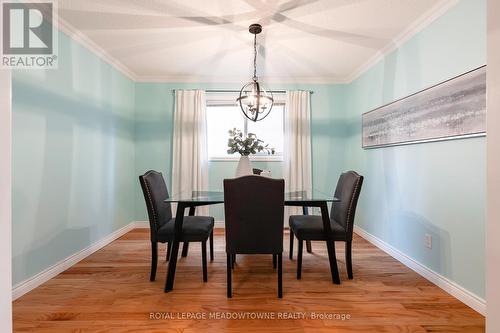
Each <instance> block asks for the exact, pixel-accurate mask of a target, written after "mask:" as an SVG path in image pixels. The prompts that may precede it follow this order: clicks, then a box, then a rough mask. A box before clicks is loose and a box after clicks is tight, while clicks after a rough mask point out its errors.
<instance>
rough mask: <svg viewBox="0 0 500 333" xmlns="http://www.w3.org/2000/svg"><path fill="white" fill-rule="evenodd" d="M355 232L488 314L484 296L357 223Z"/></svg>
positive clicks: (475, 308) (460, 299)
mask: <svg viewBox="0 0 500 333" xmlns="http://www.w3.org/2000/svg"><path fill="white" fill-rule="evenodd" d="M354 232H355V233H356V234H357V235H359V236H360V237H362V238H364V239H366V240H367V241H368V242H370V243H372V244H373V245H375V246H376V247H378V248H379V249H381V250H382V251H384V252H385V253H387V254H388V255H390V256H391V257H393V258H394V259H396V260H398V261H399V262H401V263H402V264H403V265H405V266H406V267H408V268H410V269H412V270H413V271H415V272H416V273H418V274H419V275H421V276H423V277H424V278H426V279H427V280H429V281H430V282H432V283H433V284H435V285H436V286H438V287H439V288H441V289H443V290H444V291H446V292H447V293H448V294H450V295H452V296H453V297H455V298H457V299H458V300H459V301H461V302H463V303H465V304H466V305H468V306H470V307H471V308H472V309H474V310H475V311H477V312H479V313H480V314H482V315H483V316H486V301H485V300H484V299H483V298H481V297H479V296H477V295H476V294H474V293H472V292H470V291H468V290H466V289H465V288H463V287H461V286H459V285H458V284H456V283H455V282H453V281H451V280H449V279H448V278H446V277H444V276H442V275H441V274H439V273H436V272H434V271H433V270H431V269H429V268H428V267H426V266H424V265H422V264H421V263H419V262H418V261H416V260H414V259H412V258H410V257H408V256H407V255H406V254H404V253H402V252H401V251H399V250H398V249H396V248H394V247H392V246H391V245H389V244H387V243H386V242H384V241H383V240H381V239H380V238H377V237H375V236H373V235H372V234H370V233H368V232H367V231H365V230H363V229H362V228H360V227H358V226H356V225H355V226H354Z"/></svg>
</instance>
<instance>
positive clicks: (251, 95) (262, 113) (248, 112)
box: [236, 24, 274, 122]
mask: <svg viewBox="0 0 500 333" xmlns="http://www.w3.org/2000/svg"><path fill="white" fill-rule="evenodd" d="M248 31H249V32H250V33H251V34H253V35H254V36H253V77H252V81H251V82H249V83H247V84H245V85H244V86H243V87H242V88H241V90H240V96H239V97H238V98H237V99H236V101H237V102H238V104H239V105H240V108H241V111H242V112H243V114H244V115H245V117H247V118H248V119H249V120H251V121H253V122H256V121H259V120H262V119H264V118H266V117H267V115H268V114H269V112H271V109H272V108H273V103H274V99H273V94H272V92H271V91H266V90H265V89H264V88H263V87H262V86H261V85H260V83H259V81H258V79H257V34H259V33H261V32H262V26H261V25H260V24H252V25H250V27H249V28H248Z"/></svg>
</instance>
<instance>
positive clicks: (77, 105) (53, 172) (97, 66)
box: [12, 33, 136, 284]
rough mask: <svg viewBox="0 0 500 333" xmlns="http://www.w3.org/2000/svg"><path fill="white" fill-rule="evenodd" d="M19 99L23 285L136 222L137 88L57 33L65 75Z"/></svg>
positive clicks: (43, 78)
mask: <svg viewBox="0 0 500 333" xmlns="http://www.w3.org/2000/svg"><path fill="white" fill-rule="evenodd" d="M12 92H13V100H12V109H13V114H12V116H13V120H12V121H13V124H12V126H13V161H12V163H13V168H12V170H13V181H12V183H13V188H12V192H13V193H12V194H13V226H12V233H13V263H12V264H13V284H17V283H19V282H20V281H23V280H25V279H27V278H29V277H32V276H34V275H35V274H37V273H39V272H41V271H43V270H44V269H46V268H48V267H50V266H51V265H53V264H55V263H57V262H58V261H60V260H62V259H65V258H66V257H68V256H70V255H72V254H74V253H76V252H78V251H80V250H82V249H83V248H85V247H87V246H89V245H91V244H92V243H94V242H96V241H98V240H100V239H102V238H104V237H105V236H107V235H108V234H110V233H111V232H113V231H114V230H117V229H119V228H120V227H122V226H124V225H126V224H128V223H129V222H130V221H132V220H133V219H134V210H133V207H134V205H135V201H134V191H135V188H136V184H135V182H132V179H135V177H136V173H135V169H134V160H135V156H134V141H133V139H134V136H133V134H134V132H133V131H134V124H133V121H134V83H133V82H132V81H130V80H129V79H127V78H126V77H124V76H123V75H122V74H121V73H119V72H118V71H116V70H115V69H113V68H112V67H111V66H110V65H109V64H107V63H106V62H104V61H103V60H101V59H100V58H98V57H97V56H96V55H94V54H93V53H92V52H90V51H89V50H87V49H85V48H83V47H82V46H81V45H80V44H78V43H76V42H74V41H73V40H71V39H70V38H68V37H67V36H66V35H64V34H62V33H60V35H59V69H57V70H29V71H21V70H19V71H15V72H14V73H13V79H12Z"/></svg>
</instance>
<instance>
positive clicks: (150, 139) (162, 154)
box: [135, 83, 346, 221]
mask: <svg viewBox="0 0 500 333" xmlns="http://www.w3.org/2000/svg"><path fill="white" fill-rule="evenodd" d="M215 88H218V89H238V88H239V87H238V86H236V85H228V84H216V83H212V84H171V83H138V84H136V91H135V96H136V99H135V101H136V121H135V143H136V174H137V176H138V175H140V174H143V173H144V172H146V171H147V170H150V169H155V170H158V171H161V172H163V174H164V177H165V179H166V181H167V183H168V186H169V187H171V177H172V175H171V165H172V133H173V128H172V125H173V111H174V95H173V92H172V90H173V89H215ZM270 88H271V89H289V90H291V89H304V90H313V91H314V94H313V95H312V99H311V127H312V132H313V136H312V146H313V147H312V149H313V152H312V155H313V185H314V187H315V188H317V189H318V190H321V191H327V192H332V191H333V189H334V186H335V184H336V181H337V178H338V175H339V174H340V172H341V168H342V161H343V155H344V153H345V150H344V149H345V145H344V144H343V141H342V140H344V136H345V134H346V128H345V127H343V126H342V123H341V122H340V121H338V120H339V119H342V118H343V109H344V108H343V101H344V99H343V94H344V93H345V91H344V88H345V87H343V86H335V85H333V86H332V85H306V84H286V85H276V86H273V87H270ZM253 164H254V166H256V167H259V168H264V169H271V170H272V172H273V176H281V171H282V163H281V162H253ZM236 165H237V162H232V161H212V162H210V164H209V188H210V189H211V190H222V180H223V179H224V178H230V177H233V176H234V172H235V170H236ZM135 185H136V187H137V190H136V203H137V205H136V220H139V221H145V220H147V212H146V207H145V204H144V199H143V196H142V192H141V191H140V188H139V183H138V181H136V184H135ZM210 213H211V214H212V215H213V216H214V217H215V218H216V220H218V221H221V220H223V207H222V206H221V205H220V206H212V207H210Z"/></svg>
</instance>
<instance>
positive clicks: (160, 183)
mask: <svg viewBox="0 0 500 333" xmlns="http://www.w3.org/2000/svg"><path fill="white" fill-rule="evenodd" d="M139 182H140V183H141V187H142V193H143V194H144V200H145V201H146V207H147V209H148V216H149V227H150V229H151V240H152V241H156V233H157V231H158V229H159V228H160V227H162V226H163V225H164V224H165V223H167V222H168V221H170V219H171V218H172V208H171V207H170V203H166V202H164V200H165V199H167V198H168V197H169V195H168V190H167V185H166V184H165V180H164V179H163V175H162V174H161V172H157V171H154V170H150V171H148V172H146V173H145V174H144V175H142V176H139Z"/></svg>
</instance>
